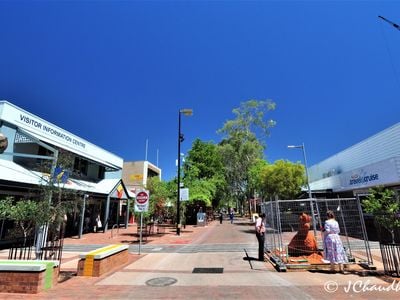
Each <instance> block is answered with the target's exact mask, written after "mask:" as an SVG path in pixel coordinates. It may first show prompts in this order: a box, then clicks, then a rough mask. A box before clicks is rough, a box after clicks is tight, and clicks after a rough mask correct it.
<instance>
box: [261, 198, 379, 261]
mask: <svg viewBox="0 0 400 300" xmlns="http://www.w3.org/2000/svg"><path fill="white" fill-rule="evenodd" d="M261 210H262V212H264V213H265V214H266V224H267V231H266V239H265V240H266V245H265V249H266V251H267V253H269V254H270V255H271V256H273V257H277V258H279V259H280V260H282V261H283V262H285V263H286V264H291V263H293V264H299V263H303V262H307V263H311V264H317V263H323V260H322V259H323V249H324V245H323V232H322V230H321V229H322V226H323V224H324V221H325V219H326V212H327V211H328V210H332V211H333V212H334V213H335V215H336V220H337V221H338V223H339V226H340V230H341V232H340V238H341V240H342V243H343V246H344V247H345V250H346V254H347V257H348V258H349V262H359V263H363V264H368V265H372V263H373V262H372V255H371V251H370V248H369V243H368V237H367V234H366V230H365V224H364V217H363V213H362V210H361V206H360V202H359V199H358V198H337V199H300V200H299V199H296V200H275V201H269V202H266V203H263V204H262V208H261Z"/></svg>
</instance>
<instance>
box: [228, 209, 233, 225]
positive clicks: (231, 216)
mask: <svg viewBox="0 0 400 300" xmlns="http://www.w3.org/2000/svg"><path fill="white" fill-rule="evenodd" d="M229 219H230V220H231V224H233V208H231V210H230V211H229Z"/></svg>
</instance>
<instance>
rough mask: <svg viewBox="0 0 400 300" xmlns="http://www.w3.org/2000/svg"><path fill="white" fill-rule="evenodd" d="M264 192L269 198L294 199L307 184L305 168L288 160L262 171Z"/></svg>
mask: <svg viewBox="0 0 400 300" xmlns="http://www.w3.org/2000/svg"><path fill="white" fill-rule="evenodd" d="M261 178H262V186H261V187H262V190H263V194H264V195H265V196H267V197H273V196H278V197H279V198H280V199H293V198H295V197H296V196H297V195H299V194H300V193H301V187H302V186H304V184H305V183H306V178H305V170H304V166H303V165H302V164H300V163H292V162H290V161H286V160H277V161H276V162H275V163H274V164H269V165H266V166H264V167H263V169H262V170H261Z"/></svg>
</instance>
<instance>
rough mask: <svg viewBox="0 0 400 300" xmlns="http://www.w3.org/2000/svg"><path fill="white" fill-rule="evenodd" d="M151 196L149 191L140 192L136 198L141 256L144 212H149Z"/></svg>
mask: <svg viewBox="0 0 400 300" xmlns="http://www.w3.org/2000/svg"><path fill="white" fill-rule="evenodd" d="M149 198H150V194H149V191H147V190H138V191H137V193H136V198H135V211H139V212H140V233H139V255H140V251H141V247H142V231H143V212H146V211H148V210H149Z"/></svg>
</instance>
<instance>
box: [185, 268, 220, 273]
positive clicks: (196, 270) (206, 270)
mask: <svg viewBox="0 0 400 300" xmlns="http://www.w3.org/2000/svg"><path fill="white" fill-rule="evenodd" d="M192 273H224V268H193V272H192Z"/></svg>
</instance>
